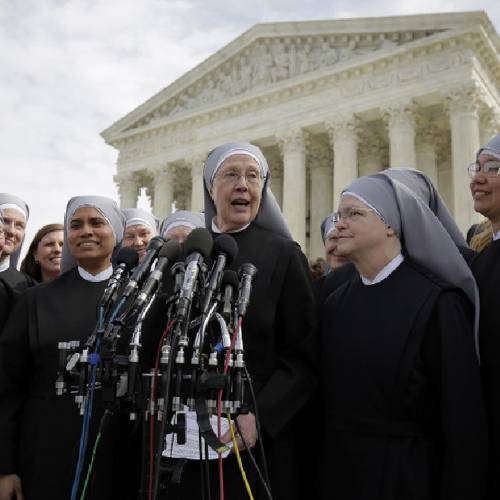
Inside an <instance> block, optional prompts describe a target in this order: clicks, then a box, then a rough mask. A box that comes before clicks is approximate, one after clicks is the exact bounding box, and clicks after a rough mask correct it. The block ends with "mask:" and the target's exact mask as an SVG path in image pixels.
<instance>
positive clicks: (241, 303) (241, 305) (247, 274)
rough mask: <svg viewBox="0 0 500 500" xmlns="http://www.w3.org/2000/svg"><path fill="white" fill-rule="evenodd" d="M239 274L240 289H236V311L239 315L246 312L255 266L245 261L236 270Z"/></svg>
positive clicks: (243, 314)
mask: <svg viewBox="0 0 500 500" xmlns="http://www.w3.org/2000/svg"><path fill="white" fill-rule="evenodd" d="M238 274H239V275H240V280H241V282H240V289H239V290H238V301H237V305H236V308H237V312H238V317H239V316H245V314H246V312H247V307H248V304H249V302H250V293H251V292H252V282H253V280H254V279H255V275H256V274H257V268H256V267H255V266H254V265H253V264H250V263H249V262H247V263H246V264H242V266H241V267H240V269H239V270H238Z"/></svg>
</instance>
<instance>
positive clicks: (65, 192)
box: [0, 0, 500, 249]
mask: <svg viewBox="0 0 500 500" xmlns="http://www.w3.org/2000/svg"><path fill="white" fill-rule="evenodd" d="M467 10H485V11H486V12H487V13H488V15H489V16H490V19H491V20H492V21H493V23H494V25H495V26H496V28H497V30H499V31H500V2H499V1H498V0H484V1H482V0H480V1H477V0H476V1H473V0H456V1H454V0H449V1H443V0H405V1H401V0H386V1H379V2H373V1H371V0H340V1H327V0H316V1H313V0H252V1H251V2H250V1H246V2H242V1H240V2H238V1H235V0H93V1H91V0H0V47H1V48H2V49H1V50H0V75H1V76H0V113H1V115H0V160H1V163H0V172H1V175H0V179H1V181H0V182H1V183H0V192H8V193H12V194H16V195H18V196H20V197H21V198H23V199H24V200H25V201H26V202H27V203H28V204H29V206H30V210H31V217H30V220H29V223H28V230H27V235H26V239H27V241H31V239H32V237H33V235H34V233H35V232H36V230H37V229H39V228H40V227H41V226H42V225H44V224H48V223H52V222H62V219H63V215H64V209H65V206H66V203H67V201H68V199H69V198H71V197H72V196H76V195H82V194H99V195H104V196H109V197H112V198H114V199H116V200H118V195H117V190H116V186H115V185H114V182H113V175H114V174H115V173H116V158H117V152H116V150H114V149H113V148H112V147H111V146H108V145H107V144H105V142H104V140H103V139H102V138H101V137H100V135H99V133H100V132H101V131H102V130H104V129H105V128H107V127H109V126H110V125H111V124H112V123H114V122H115V121H116V120H118V119H119V118H121V117H123V116H124V115H125V114H127V113H128V112H129V111H131V110H132V109H133V108H135V107H136V106H138V105H139V104H141V103H143V102H144V101H145V100H146V99H148V98H149V97H151V96H152V95H154V94H155V93H157V92H158V91H160V90H161V89H163V88H164V87H166V86H167V85H168V84H170V83H171V82H173V81H174V80H176V79H177V78H178V77H180V76H182V75H183V74H184V73H185V72H186V71H188V70H189V69H191V68H193V67H194V66H196V65H197V64H199V63H200V62H202V61H203V60H205V59H206V58H207V57H209V56H210V55H211V54H213V53H214V52H216V51H217V50H218V49H220V48H221V47H223V46H224V45H225V44H227V43H229V42H230V41H231V40H233V39H234V38H236V37H237V36H239V35H240V34H241V33H243V32H244V31H246V30H247V29H249V28H250V27H252V26H253V25H254V24H256V23H259V22H277V21H300V20H313V19H335V18H346V17H347V18H350V17H370V16H388V15H406V14H419V13H431V12H448V11H451V12H456V11H467ZM139 206H142V207H146V206H147V199H146V197H145V195H144V194H143V195H142V196H141V198H140V201H139ZM27 246H28V245H27V244H26V245H25V249H26V247H27Z"/></svg>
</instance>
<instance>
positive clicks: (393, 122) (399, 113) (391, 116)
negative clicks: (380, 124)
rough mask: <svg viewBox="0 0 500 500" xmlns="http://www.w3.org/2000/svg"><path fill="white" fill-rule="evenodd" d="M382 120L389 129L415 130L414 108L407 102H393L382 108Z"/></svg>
mask: <svg viewBox="0 0 500 500" xmlns="http://www.w3.org/2000/svg"><path fill="white" fill-rule="evenodd" d="M383 119H384V122H385V123H386V124H387V125H389V127H411V128H415V125H416V106H415V105H414V104H413V103H412V102H411V101H408V100H404V101H396V102H393V103H391V104H389V105H388V106H387V107H386V108H384V110H383Z"/></svg>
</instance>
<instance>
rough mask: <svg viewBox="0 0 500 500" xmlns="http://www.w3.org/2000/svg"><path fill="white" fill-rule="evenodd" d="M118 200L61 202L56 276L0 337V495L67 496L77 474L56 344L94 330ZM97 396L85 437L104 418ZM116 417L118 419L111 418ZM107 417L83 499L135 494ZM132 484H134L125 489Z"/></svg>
mask: <svg viewBox="0 0 500 500" xmlns="http://www.w3.org/2000/svg"><path fill="white" fill-rule="evenodd" d="M123 228H124V222H123V216H122V214H121V212H120V210H119V209H118V207H117V205H116V203H115V202H114V201H112V200H110V199H108V198H105V197H100V196H78V197H75V198H72V199H71V200H70V201H69V202H68V205H67V208H66V214H65V219H64V233H65V245H64V247H63V257H62V266H61V267H62V274H61V275H60V276H59V277H58V278H56V279H54V280H52V281H49V282H47V283H43V284H41V285H39V286H36V287H32V288H30V289H28V290H27V292H26V293H25V294H24V295H23V296H22V297H21V298H20V300H19V302H18V303H17V305H16V307H15V309H14V311H13V312H12V314H11V316H10V318H9V320H8V322H7V324H6V326H5V328H4V331H3V333H2V335H1V336H0V443H2V445H1V446H0V492H2V494H3V495H4V496H3V497H2V498H10V496H9V495H15V494H17V497H16V498H20V492H21V491H22V492H23V494H24V496H25V498H27V499H30V500H37V499H40V500H42V499H43V500H45V499H47V498H51V499H54V500H63V499H64V500H67V499H68V498H69V497H70V491H71V485H72V482H73V478H74V476H75V466H76V462H77V455H78V449H79V438H80V430H81V426H82V417H81V416H80V414H79V410H78V408H77V406H76V404H75V402H74V397H73V395H71V394H65V395H63V396H56V395H55V389H54V383H55V378H56V373H57V368H58V343H59V342H62V341H70V340H79V341H80V342H81V343H83V342H85V340H86V339H87V338H88V337H89V335H90V334H91V333H92V332H93V330H94V327H95V325H96V322H97V304H98V301H99V299H100V298H101V296H102V294H103V292H104V289H105V288H106V285H107V282H108V279H109V278H110V276H111V274H112V272H113V268H112V265H111V261H112V256H113V253H114V252H115V251H116V249H117V248H118V247H119V245H120V243H121V239H122V235H123ZM102 410H103V409H102V405H101V404H100V393H99V391H98V392H97V393H96V401H95V405H94V415H93V416H94V419H95V421H94V422H93V423H92V425H91V432H90V440H91V442H92V441H93V439H95V435H96V426H97V425H96V424H97V423H98V422H99V419H100V417H101V415H102ZM115 417H116V415H115ZM115 417H113V420H112V421H111V424H110V425H109V427H108V429H107V432H105V433H103V437H102V441H101V444H100V447H99V449H98V452H97V455H96V458H95V475H94V480H93V483H92V486H91V494H90V496H89V498H91V499H103V500H104V499H115V498H116V499H118V498H119V499H126V498H135V496H136V492H137V487H136V484H135V483H134V480H135V477H136V474H135V466H134V465H133V464H132V462H133V461H132V460H131V457H135V459H136V461H138V460H139V458H137V457H138V456H140V455H139V452H138V450H136V449H135V448H134V449H131V447H132V444H131V442H132V441H131V440H130V439H129V438H128V436H127V435H126V434H125V433H124V431H123V426H121V425H120V422H119V421H116V420H115ZM133 483H134V484H133Z"/></svg>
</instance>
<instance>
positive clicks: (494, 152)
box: [469, 134, 500, 500]
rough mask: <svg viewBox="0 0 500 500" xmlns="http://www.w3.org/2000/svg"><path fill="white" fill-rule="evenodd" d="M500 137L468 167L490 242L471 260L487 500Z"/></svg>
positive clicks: (492, 471) (494, 421)
mask: <svg viewBox="0 0 500 500" xmlns="http://www.w3.org/2000/svg"><path fill="white" fill-rule="evenodd" d="M499 172H500V134H498V135H496V136H495V137H493V138H492V139H490V141H489V142H488V143H487V144H485V145H484V146H483V147H482V148H481V149H480V150H479V151H478V153H477V158H476V161H475V162H474V163H473V164H472V165H470V166H469V175H470V177H471V182H470V189H471V193H472V198H473V200H474V209H475V210H476V212H479V213H480V214H481V215H483V216H484V217H486V218H487V220H488V221H489V223H490V225H489V228H488V229H487V231H489V233H490V234H489V236H490V240H491V243H489V244H488V245H487V246H486V247H485V248H484V249H483V250H482V251H481V252H480V253H479V254H478V256H477V257H476V258H475V259H474V260H473V261H472V265H471V267H472V272H473V273H474V276H475V278H476V281H477V285H478V288H479V295H480V299H481V321H480V326H479V347H480V353H481V375H482V381H483V389H484V396H485V402H486V411H487V415H488V424H489V444H490V449H489V451H490V454H489V475H488V500H493V499H496V498H499V497H500V317H499V315H498V290H499V289H500V175H499Z"/></svg>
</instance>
